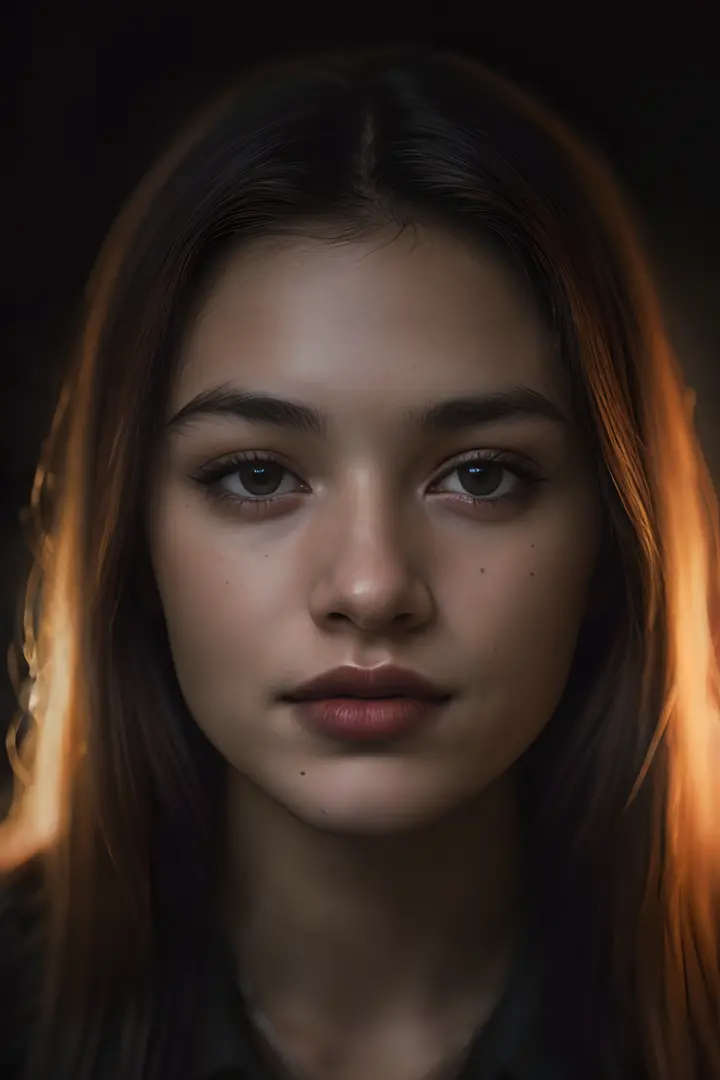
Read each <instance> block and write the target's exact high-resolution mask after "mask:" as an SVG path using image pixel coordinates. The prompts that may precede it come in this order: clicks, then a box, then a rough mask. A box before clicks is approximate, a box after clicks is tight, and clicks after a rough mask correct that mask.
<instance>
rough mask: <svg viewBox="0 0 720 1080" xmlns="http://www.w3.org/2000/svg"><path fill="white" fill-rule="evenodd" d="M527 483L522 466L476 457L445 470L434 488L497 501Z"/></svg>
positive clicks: (509, 495) (516, 492) (480, 499)
mask: <svg viewBox="0 0 720 1080" xmlns="http://www.w3.org/2000/svg"><path fill="white" fill-rule="evenodd" d="M526 483H527V480H526V479H525V477H523V476H522V475H521V470H520V468H519V467H515V466H510V465H506V464H503V463H502V462H500V461H491V460H490V459H487V460H484V459H482V458H474V459H473V460H472V461H465V462H461V463H460V464H459V465H456V466H455V468H454V469H452V470H451V471H450V472H447V473H445V476H443V477H441V478H440V480H439V481H438V483H437V485H436V486H435V490H436V491H438V492H441V493H443V494H447V495H465V496H469V497H470V498H471V499H477V500H478V501H479V502H482V501H484V502H496V501H499V500H500V499H506V498H510V497H512V496H514V495H516V494H518V492H519V491H520V490H521V489H522V487H523V485H524V484H526Z"/></svg>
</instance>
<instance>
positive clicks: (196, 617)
mask: <svg viewBox="0 0 720 1080" xmlns="http://www.w3.org/2000/svg"><path fill="white" fill-rule="evenodd" d="M152 556H153V565H154V571H155V576H156V579H157V583H158V589H159V592H160V597H161V600H162V605H163V610H164V614H165V621H166V625H167V631H168V637H169V641H170V647H171V650H172V654H173V659H174V662H175V667H176V671H177V675H178V679H179V682H180V685H181V688H182V690H183V693H184V695H185V698H186V700H187V702H188V705H189V707H190V709H191V711H192V712H193V713H194V714H195V715H196V717H200V716H202V715H203V714H204V713H205V712H206V711H208V709H209V711H210V713H212V712H213V710H214V708H215V706H216V705H217V704H218V703H219V702H221V701H223V700H237V695H238V692H239V693H241V694H242V693H243V688H245V692H247V691H248V690H249V688H250V685H251V681H250V680H249V679H245V678H243V673H244V671H252V670H255V669H256V666H257V663H258V660H259V659H260V658H261V657H262V655H264V653H265V652H266V650H267V645H268V633H269V627H272V626H275V627H276V626H277V625H278V611H279V606H280V605H281V604H284V605H285V607H287V598H288V582H287V581H286V580H284V579H283V575H282V573H281V572H280V571H281V570H282V567H280V566H278V563H277V560H273V558H272V552H269V551H268V550H267V549H266V548H265V549H262V550H255V547H254V546H253V544H252V543H248V539H247V537H242V538H241V537H239V535H238V532H237V531H236V530H233V529H231V528H223V527H221V526H220V527H219V526H218V523H217V522H216V521H213V519H212V518H211V516H210V515H208V514H207V512H205V513H202V512H200V513H196V512H194V509H192V508H189V507H186V506H183V505H178V506H177V507H173V506H172V505H169V506H167V507H166V508H165V509H164V511H163V512H160V513H159V514H158V517H157V519H156V524H155V528H154V532H153V536H152Z"/></svg>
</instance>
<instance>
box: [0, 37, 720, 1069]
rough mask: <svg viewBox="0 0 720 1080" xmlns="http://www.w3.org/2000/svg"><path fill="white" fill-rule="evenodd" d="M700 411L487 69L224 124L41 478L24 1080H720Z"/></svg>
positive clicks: (290, 79) (714, 756)
mask: <svg viewBox="0 0 720 1080" xmlns="http://www.w3.org/2000/svg"><path fill="white" fill-rule="evenodd" d="M691 414H692V405H691V401H690V396H689V394H688V393H687V392H686V390H685V388H684V386H683V382H682V379H681V376H680V374H679V371H678V369H677V367H676V365H675V362H674V360H673V358H672V355H671V352H670V349H669V346H668V343H667V339H666V337H665V334H664V331H663V325H662V321H661V317H660V313H659V311H658V304H657V300H656V297H655V294H654V292H653V289H652V286H651V283H650V280H649V277H648V272H647V267H646V265H645V263H644V261H643V258H642V255H641V253H640V252H639V249H638V245H637V243H636V241H635V239H634V237H633V233H632V230H631V226H630V224H629V218H628V212H627V210H626V209H625V207H624V204H623V201H622V199H621V197H620V195H619V194H618V191H617V189H616V187H615V185H614V183H613V181H612V180H611V179H610V177H609V176H608V173H607V171H606V169H605V168H604V166H603V165H602V164H601V163H599V162H598V161H597V159H596V158H595V157H594V156H593V155H592V154H591V153H589V152H588V151H587V150H586V149H584V148H582V147H581V145H580V144H579V143H578V141H577V140H576V139H575V138H574V136H572V135H571V134H569V133H568V131H567V129H566V128H565V127H564V126H563V125H562V124H561V123H560V122H559V121H558V120H556V119H555V118H554V117H552V116H551V115H549V114H548V113H546V112H545V111H544V110H543V109H542V108H540V107H539V106H538V105H536V104H535V103H533V102H532V101H531V100H529V99H528V98H527V97H525V96H524V95H523V94H522V93H520V92H519V91H517V90H515V89H514V88H512V87H511V86H509V85H507V84H506V83H505V82H503V81H502V80H501V79H499V78H496V77H495V76H493V75H491V74H489V73H488V72H487V71H485V70H483V69H482V68H479V67H476V66H475V65H473V64H471V63H468V62H465V61H463V60H461V59H457V58H452V57H448V56H445V55H442V54H436V53H433V52H427V51H423V50H415V49H408V50H389V51H388V50H383V51H380V52H372V53H362V54H358V55H355V54H352V55H346V56H345V55H344V56H337V57H336V56H329V57H320V58H316V59H306V60H301V61H296V62H293V63H289V64H285V65H280V66H277V67H273V68H271V69H267V70H263V71H261V72H259V73H256V74H254V75H253V76H252V77H251V78H249V79H247V80H246V81H245V82H244V83H243V84H242V85H241V86H239V87H235V88H234V89H233V91H232V93H230V94H229V95H227V96H226V97H225V98H224V99H223V100H222V101H221V102H219V104H218V105H217V106H215V107H214V108H213V109H212V110H211V111H210V112H209V113H207V114H205V115H204V116H203V117H202V118H201V120H200V122H199V123H198V124H197V125H196V126H195V127H194V128H193V129H192V130H191V131H190V132H189V134H188V135H187V136H186V137H185V138H184V139H183V140H181V141H180V143H179V144H178V145H176V146H175V147H174V148H173V149H172V150H171V151H170V153H169V154H168V155H167V156H166V158H165V159H164V160H163V161H162V163H161V164H160V165H159V166H158V167H157V168H156V169H155V170H154V171H153V172H152V173H151V175H150V176H149V177H148V178H147V180H146V181H145V182H144V183H143V184H142V186H141V188H140V190H139V191H138V193H137V194H136V196H135V197H134V198H133V200H132V202H131V203H130V205H129V207H128V208H127V210H126V211H125V212H124V213H123V214H122V216H121V217H120V219H119V221H118V222H117V224H116V226H115V227H114V229H113V231H112V234H111V236H110V238H109V240H108V242H107V245H106V247H105V250H104V252H103V254H102V256H101V259H100V263H99V266H98V268H97V270H96V273H95V275H94V278H93V281H92V287H91V289H90V294H89V300H88V311H87V321H86V327H85V331H84V335H83V338H82V344H81V347H80V350H79V358H78V363H77V366H76V369H75V371H74V373H73V376H72V378H71V380H70V381H69V382H68V385H67V389H66V391H65V393H64V395H63V397H62V401H61V403H60V406H59V409H58V412H57V417H56V421H55V424H54V428H53V431H52V436H51V439H50V442H49V445H48V448H47V452H46V455H45V461H44V462H43V465H42V467H41V469H40V471H39V474H38V482H37V486H36V491H35V502H34V505H35V507H36V510H37V512H38V521H39V525H40V538H41V543H40V545H39V547H38V553H37V565H36V570H35V573H34V575H33V578H32V580H31V583H30V590H29V595H28V604H27V611H28V617H27V629H26V642H25V648H26V656H27V658H28V662H29V668H30V676H31V690H30V694H29V698H30V706H29V709H28V713H29V715H31V717H32V722H31V723H30V726H29V728H28V725H27V723H26V722H24V723H23V725H22V727H23V729H24V730H26V732H27V734H26V737H25V738H24V739H22V740H18V746H17V747H16V748H15V751H14V753H15V757H16V766H17V772H18V777H19V787H18V799H17V802H16V806H15V809H14V811H13V813H12V814H11V816H10V818H9V819H8V821H7V823H6V825H5V834H4V837H3V847H2V852H3V867H4V871H5V877H6V884H5V888H4V899H3V921H2V924H3V935H4V938H3V942H4V944H3V946H2V948H3V953H2V955H3V957H4V971H3V981H2V994H3V1003H2V1005H3V1008H2V1020H3V1033H2V1041H1V1043H0V1053H2V1054H3V1055H4V1056H5V1061H4V1062H2V1063H0V1064H2V1066H3V1067H2V1068H0V1075H2V1077H3V1078H4V1080H10V1078H15V1077H25V1076H32V1077H42V1078H48V1077H49V1078H53V1080H54V1078H56V1077H59V1078H60V1077H62V1078H71V1080H95V1078H98V1080H110V1078H112V1080H127V1078H140V1077H142V1078H146V1080H217V1078H219V1077H220V1076H228V1077H232V1076H235V1077H240V1078H243V1080H259V1078H261V1077H262V1078H266V1080H267V1078H275V1077H279V1078H285V1080H287V1078H290V1080H329V1078H332V1080H361V1078H362V1080H366V1078H368V1077H374V1078H378V1080H448V1078H451V1077H452V1078H462V1080H501V1078H502V1077H505V1078H510V1080H541V1078H548V1080H549V1078H552V1080H575V1078H580V1080H588V1078H592V1077H595V1076H597V1077H599V1078H603V1080H616V1078H617V1080H625V1078H632V1080H635V1078H640V1077H645V1078H649V1080H700V1078H709V1077H714V1078H717V1076H719V1075H720V1013H719V1008H720V985H719V984H720V958H719V951H718V927H719V923H718V915H719V911H718V907H719V901H720V881H719V877H720V857H719V853H718V844H719V834H718V822H719V821H720V806H719V805H718V803H719V801H720V799H719V795H718V789H719V788H720V783H719V782H718V781H719V770H718V762H719V760H720V749H719V734H718V732H719V726H718V711H717V706H718V689H719V685H718V670H717V663H716V655H717V654H716V642H715V640H714V638H713V632H714V629H715V625H716V623H715V621H714V620H715V617H716V614H717V589H718V546H717V518H716V508H715V501H714V496H713V494H712V489H711V486H710V483H709V481H708V476H707V473H706V470H705V466H704V464H703V460H702V456H701V453H700V451H699V449H698V445H697V442H696V439H695V436H694V434H693V426H692V415H691ZM25 720H27V718H25Z"/></svg>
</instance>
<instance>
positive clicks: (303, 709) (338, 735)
mask: <svg viewBox="0 0 720 1080" xmlns="http://www.w3.org/2000/svg"><path fill="white" fill-rule="evenodd" d="M444 704H445V702H443V701H427V700H425V701H423V700H420V699H419V698H331V699H327V700H323V701H299V702H296V703H295V708H296V709H297V711H298V714H299V716H300V719H301V721H302V722H303V724H305V725H306V726H307V727H309V728H311V729H312V730H313V731H315V732H316V733H318V734H320V735H324V736H326V737H327V738H331V739H339V740H343V741H355V742H372V741H373V740H375V739H378V740H379V739H397V738H400V737H401V736H403V735H410V734H412V733H413V732H415V731H417V730H418V729H419V728H421V727H424V726H425V725H426V724H427V723H428V722H430V721H431V720H433V719H434V717H435V716H437V714H438V712H439V710H440V709H441V708H442V707H443V705H444Z"/></svg>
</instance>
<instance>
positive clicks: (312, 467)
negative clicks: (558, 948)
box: [150, 229, 600, 832]
mask: <svg viewBox="0 0 720 1080" xmlns="http://www.w3.org/2000/svg"><path fill="white" fill-rule="evenodd" d="M218 389H220V390H221V391H222V394H217V393H215V394H214V392H215V391H218ZM256 397H262V398H272V399H280V400H281V401H283V402H290V403H292V408H291V407H290V406H288V407H285V408H283V407H282V406H281V405H280V406H279V405H276V404H275V405H272V404H271V405H268V404H267V403H264V404H263V403H260V404H258V402H257V401H255V400H254V399H255V398H256ZM448 403H453V404H448ZM443 405H447V407H446V408H445V409H442V408H439V407H440V406H443ZM181 410H182V417H178V416H177V414H178V413H180V412H181ZM173 418H176V419H175V422H173ZM599 532H600V514H599V508H598V502H597V496H596V492H595V489H594V485H593V483H592V480H591V474H590V469H589V466H588V463H587V460H586V457H585V454H584V452H583V449H582V440H581V439H580V437H579V435H578V432H577V431H576V429H575V427H574V424H573V416H572V414H571V411H570V407H569V401H568V396H567V393H566V388H565V387H564V385H563V383H562V380H561V378H560V372H559V365H558V364H557V359H556V357H555V356H554V354H553V343H552V342H551V340H550V338H549V336H548V334H547V332H546V330H545V328H544V325H543V323H542V321H541V319H540V318H539V316H538V314H537V312H536V310H535V308H534V306H533V303H532V301H531V300H530V298H529V297H528V295H526V293H525V292H523V291H522V289H521V288H520V287H519V286H518V284H517V282H516V279H515V278H514V277H513V276H512V275H511V273H510V272H509V271H508V270H507V269H506V268H505V266H504V264H503V263H502V262H501V261H499V260H498V258H497V257H496V256H494V255H492V254H490V253H485V254H484V253H483V252H482V251H478V250H473V249H471V248H470V247H469V246H465V245H463V244H462V243H461V242H459V241H457V240H455V239H453V238H451V237H450V236H448V235H446V234H444V233H443V232H441V231H439V230H436V229H418V230H408V231H406V232H403V233H402V234H401V235H400V236H399V237H398V238H395V239H392V238H381V239H379V240H378V239H377V238H376V239H375V240H374V241H367V242H363V243H360V242H358V243H356V244H348V245H344V246H343V245H334V244H331V243H329V242H324V241H321V240H310V239H307V240H296V239H293V240H287V241H279V240H277V239H276V240H274V241H273V242H270V241H263V242H256V243H255V245H254V246H251V247H249V248H246V249H245V250H244V251H242V252H241V253H240V254H237V255H236V256H234V257H233V259H232V260H231V261H230V262H229V263H228V265H227V267H226V269H225V271H224V273H223V275H222V277H221V279H220V280H219V282H218V283H217V285H216V287H215V288H214V290H213V292H212V294H211V296H210V297H209V299H208V301H207V303H206V305H205V307H204V309H203V311H202V313H201V315H200V317H199V318H198V319H197V321H196V323H195V325H194V326H193V328H192V329H191V332H190V333H189V336H188V338H187V341H186V347H185V351H184V355H183V357H182V362H181V366H180V369H179V372H178V376H177V379H176V382H175V384H174V386H173V387H172V390H171V400H170V408H169V422H168V427H167V433H166V436H165V440H164V447H163V454H162V457H161V461H160V468H159V471H158V479H157V488H156V491H155V492H154V498H153V502H152V516H151V520H150V538H151V549H152V558H153V564H154V568H155V572H156V575H157V581H158V586H159V590H160V595H161V599H162V603H163V607H164V612H165V617H166V621H167V629H168V634H169V639H170V644H171V647H172V652H173V657H174V661H175V665H176V669H177V674H178V678H179V682H180V686H181V688H182V691H183V693H184V696H185V699H186V701H187V704H188V706H189V708H190V711H191V712H192V714H193V716H194V717H195V720H196V721H197V723H198V724H199V726H200V727H201V728H202V730H203V731H204V732H205V734H206V735H207V736H208V738H209V739H210V741H211V742H212V743H214V745H215V746H216V747H217V748H218V750H219V751H220V753H221V754H222V755H223V756H224V758H225V759H226V760H227V761H228V763H229V764H230V765H231V766H232V768H233V769H235V770H237V772H238V773H239V774H240V775H241V776H244V777H247V778H249V779H250V780H251V781H252V782H253V784H254V785H257V786H259V787H260V788H261V789H262V790H264V791H265V792H266V793H267V794H268V795H270V796H271V797H272V798H273V799H274V800H276V801H278V802H279V803H281V804H282V805H284V806H285V807H286V808H288V809H289V810H290V811H291V812H292V813H293V814H294V815H297V816H298V817H300V818H301V819H303V820H305V821H306V822H307V823H310V824H313V825H317V826H320V827H322V828H325V829H327V828H331V829H337V830H342V831H354V832H358V831H367V832H381V831H391V830H395V829H400V828H407V827H410V826H412V825H417V824H420V823H422V822H426V821H428V820H429V819H430V818H432V817H435V816H438V815H440V814H441V813H443V812H445V811H448V810H450V809H452V808H454V807H456V806H457V805H459V804H460V803H462V802H464V801H467V800H469V799H471V798H472V797H473V796H475V795H478V794H479V793H480V792H481V791H482V790H483V789H484V788H485V787H486V786H487V785H489V784H490V783H491V782H492V781H493V780H494V779H496V778H498V777H499V776H501V775H502V774H503V773H505V772H506V770H508V769H509V768H510V766H512V764H513V763H514V762H515V761H516V760H517V759H518V758H519V756H520V755H521V754H522V753H523V751H524V750H525V749H526V748H527V747H528V746H529V745H530V744H531V743H532V742H533V740H534V739H535V738H536V736H537V735H538V734H539V733H540V731H541V730H542V728H543V727H544V726H545V724H547V722H548V720H549V719H550V717H551V715H552V713H553V710H554V709H555V707H556V704H557V702H558V699H559V697H560V695H561V693H562V690H563V687H564V685H565V682H566V678H567V675H568V670H569V666H570V663H571V660H572V656H573V650H574V647H575V642H576V638H577V634H578V629H579V626H580V622H581V620H582V617H583V614H584V612H585V608H586V604H587V600H588V589H589V584H590V581H591V578H592V575H593V571H594V567H595V562H596V557H597V552H598V546H599ZM385 664H394V665H399V666H401V667H403V668H410V669H412V670H413V671H414V672H416V673H419V674H420V675H422V676H424V677H425V678H427V679H429V680H431V681H433V682H437V683H440V684H442V686H443V687H444V688H445V689H446V691H447V692H448V693H449V694H450V695H451V696H450V698H449V700H448V701H447V702H446V703H444V704H443V705H439V706H435V707H433V708H432V709H430V711H429V713H428V715H427V716H426V717H425V720H424V722H423V723H422V724H419V725H418V726H417V727H412V728H411V729H409V730H408V731H406V732H405V733H404V734H403V735H401V736H399V737H395V738H393V739H388V740H383V739H379V740H376V741H371V742H368V741H364V742H358V741H357V740H356V739H345V738H339V737H336V736H335V735H328V734H327V733H321V732H319V731H318V730H317V728H316V727H314V726H313V724H312V723H311V722H309V721H308V714H307V713H305V712H303V711H302V710H300V709H299V708H298V707H297V706H296V705H294V704H293V703H291V702H290V701H288V700H287V698H286V696H287V695H289V694H291V693H292V691H293V689H294V688H295V687H297V685H298V684H300V683H302V682H304V681H305V680H307V679H309V678H311V677H314V676H316V675H319V674H321V673H323V672H326V671H328V670H329V669H332V668H336V667H338V666H340V665H352V666H359V667H376V666H381V665H385Z"/></svg>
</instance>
